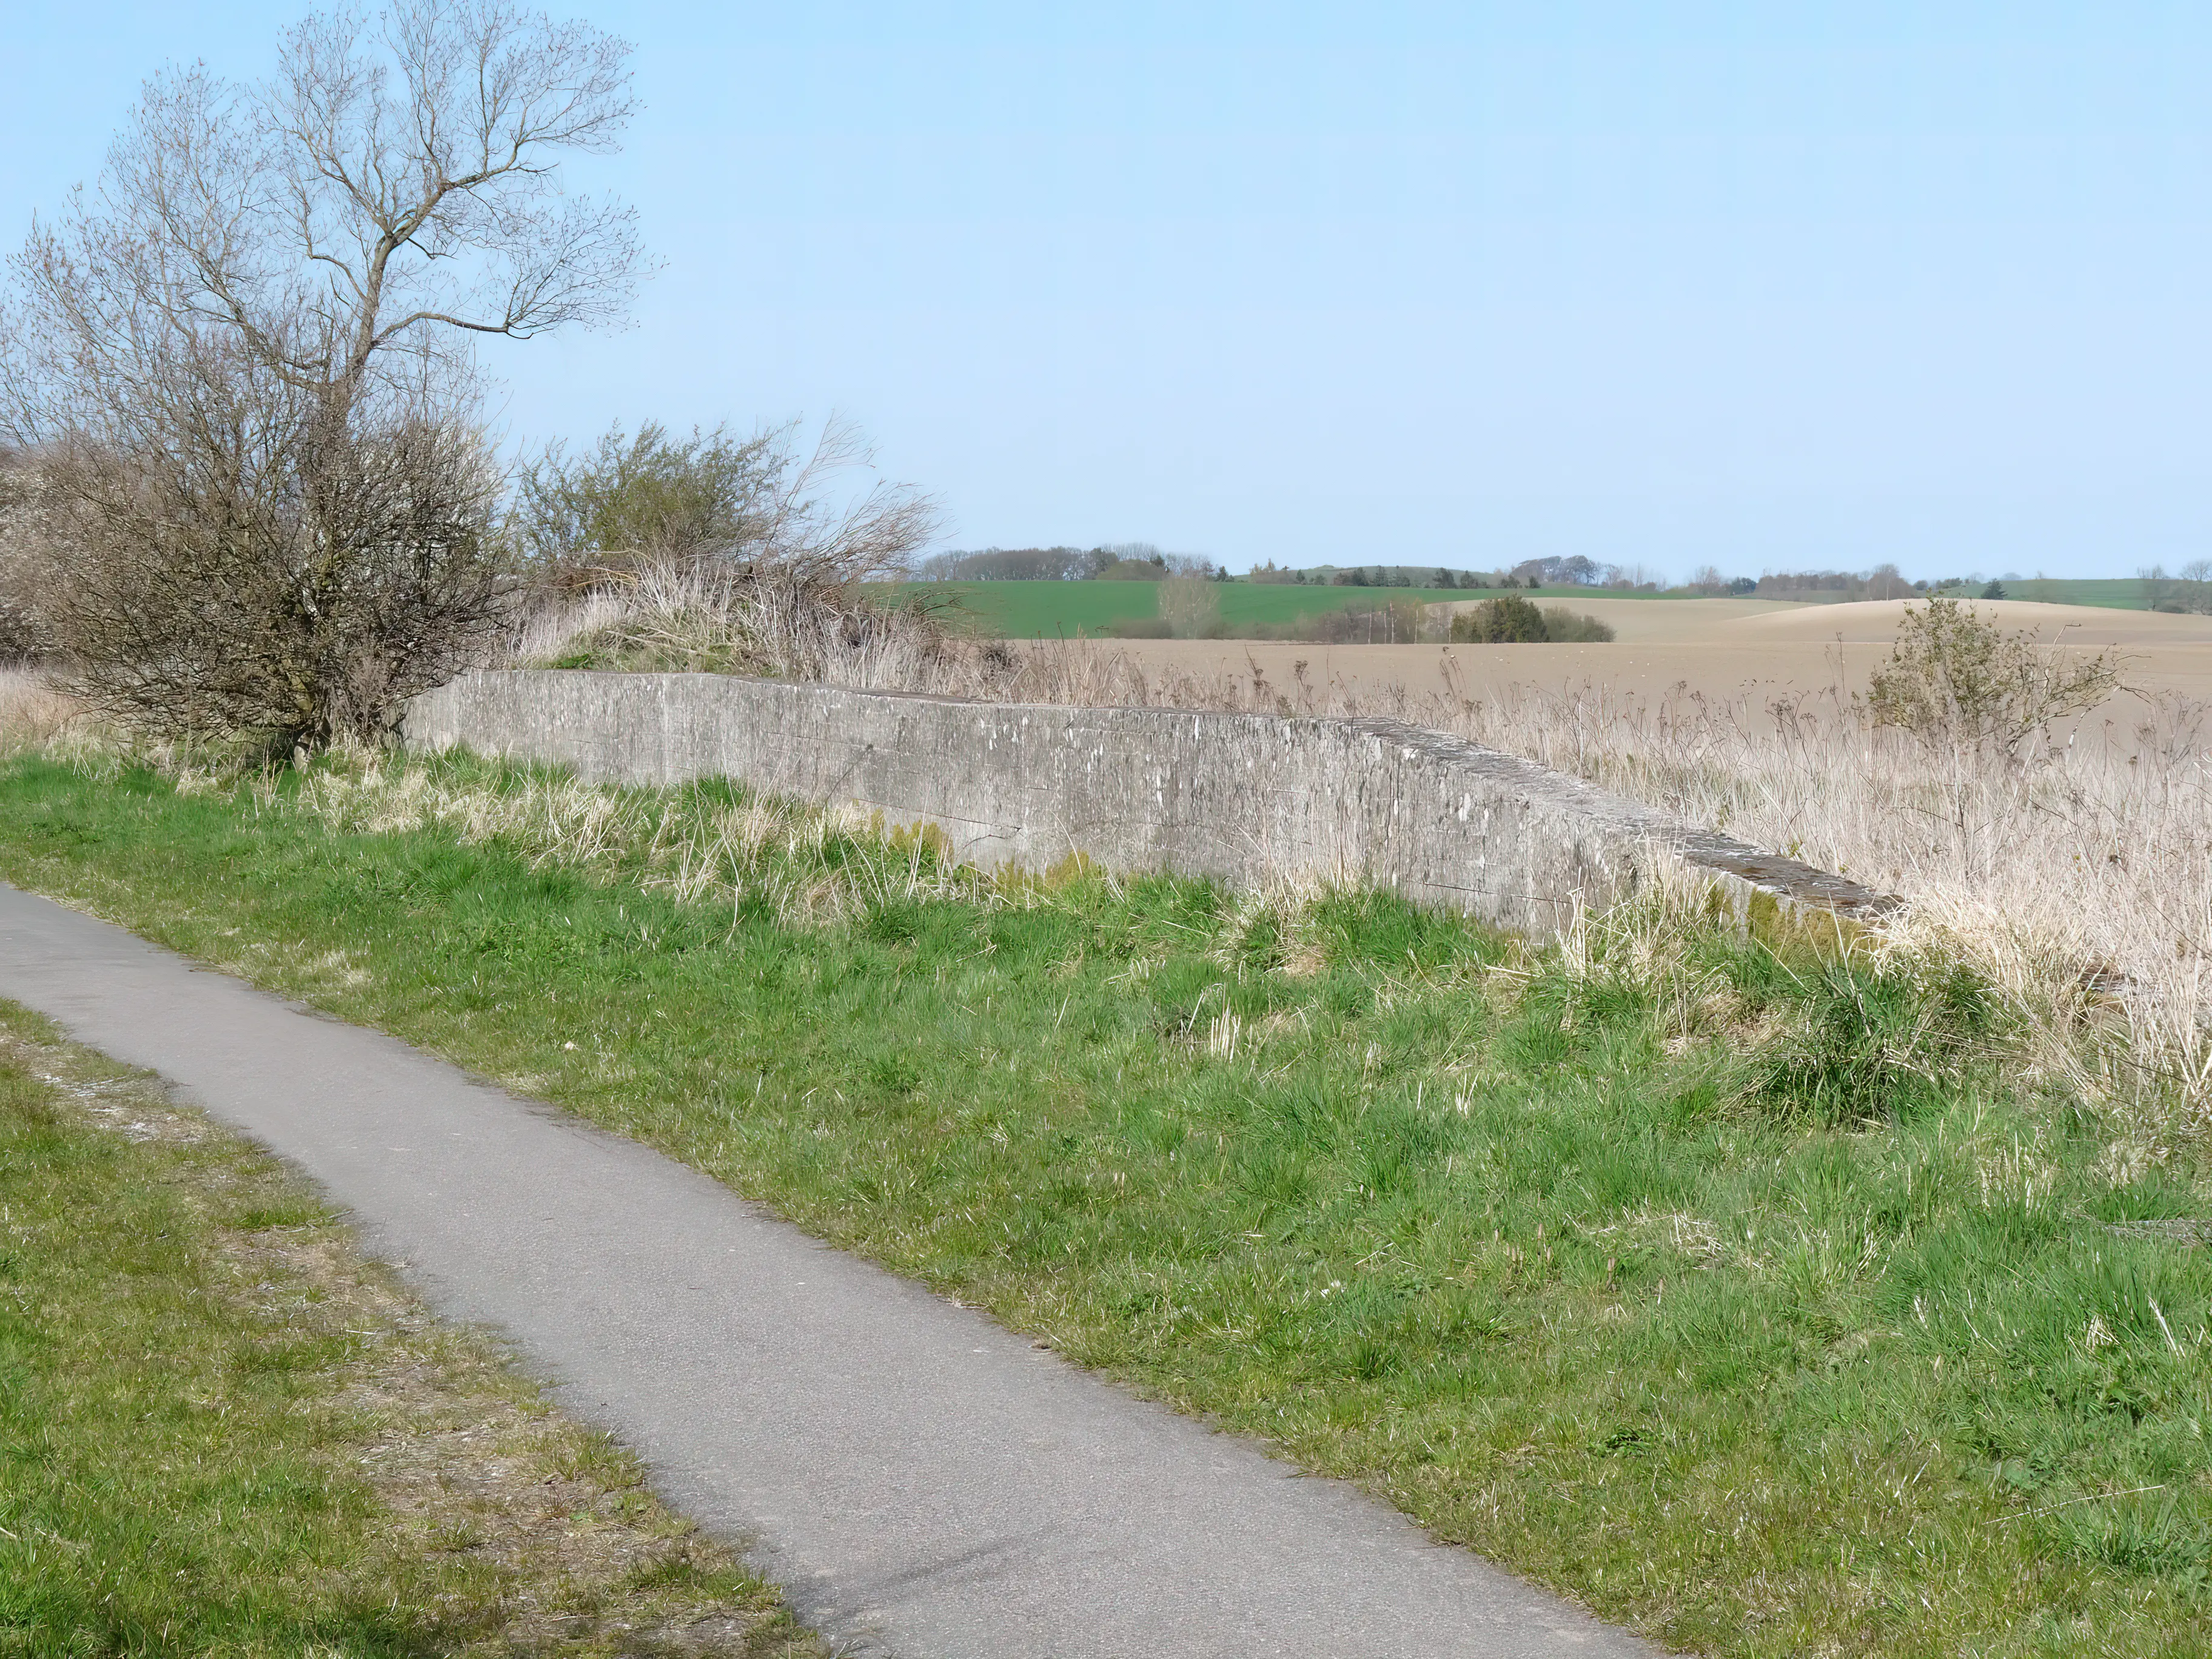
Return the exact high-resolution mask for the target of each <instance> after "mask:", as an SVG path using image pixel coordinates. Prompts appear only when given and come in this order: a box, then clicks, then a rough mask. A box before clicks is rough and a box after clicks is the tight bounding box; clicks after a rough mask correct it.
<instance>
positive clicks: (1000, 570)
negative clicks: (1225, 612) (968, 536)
mask: <svg viewBox="0 0 2212 1659" xmlns="http://www.w3.org/2000/svg"><path fill="white" fill-rule="evenodd" d="M915 574H917V575H919V576H920V577H921V579H922V580H924V581H936V582H947V581H962V582H1080V581H1164V580H1166V579H1167V578H1168V577H1170V576H1195V577H1198V578H1200V580H1206V581H1227V580H1229V573H1228V571H1227V570H1225V569H1224V568H1222V567H1221V566H1220V565H1218V564H1217V563H1215V562H1213V561H1212V560H1211V559H1207V558H1203V557H1200V556H1197V555H1195V554H1189V553H1163V552H1162V551H1160V550H1159V549H1158V548H1157V547H1155V546H1153V545H1152V543H1150V542H1112V543H1109V544H1106V545H1104V546H1103V547H987V548H983V549H981V550H978V551H975V552H959V551H955V552H949V553H937V554H933V555H932V556H930V557H928V558H927V559H924V560H922V561H921V562H920V563H919V564H918V565H917V566H916V567H915Z"/></svg>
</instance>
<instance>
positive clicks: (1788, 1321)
mask: <svg viewBox="0 0 2212 1659" xmlns="http://www.w3.org/2000/svg"><path fill="white" fill-rule="evenodd" d="M0 872H4V873H5V874H6V875H7V876H8V877H9V878H10V879H13V880H16V881H19V882H22V883H25V884H30V885H33V886H37V887H40V888H42V889H44V890H48V891H52V892H56V893H59V894H63V895H65V896H72V897H74V898H75V899H76V900H77V901H78V902H85V903H87V904H88V905H90V906H91V907H93V908H97V909H99V910H100V911H101V912H102V913H104V914H106V915H112V916H114V917H115V918H117V919H118V920H119V921H125V923H127V924H129V925H131V926H132V927H136V928H137V929H138V930H139V931H141V932H143V933H147V934H148V935H149V936H150V937H154V938H156V939H161V940H163V941H164V942H167V943H169V944H171V945H175V946H177V947H179V948H180V949H183V950H185V951H191V952H192V953H194V954H196V955H198V956H201V957H205V958H208V959H210V960H214V961H217V962H220V963H225V964H227V965H229V966H231V967H234V968H235V969H238V970H240V971H242V972H245V973H246V974H248V975H251V976H252V977H254V978H256V979H258V980H260V981H264V982H265V983H269V984H270V985H272V986H276V987H280V988H282V989H284V990H286V991H288V992H290V993H293V994H299V995H301V996H304V997H306V998H307V999H309V1000H313V1001H314V1002H316V1003H318V1004H319V1005H320V1006H325V1007H328V1008H330V1009H331V1010H332V1011H334V1012H338V1013H341V1014H343V1015H345V1016H347V1017H349V1018H358V1019H362V1020H366V1021H369V1022H372V1023H374V1024H380V1025H383V1026H385V1027H386V1029H389V1030H393V1031H396V1032H398V1033H399V1034H401V1035H403V1036H407V1037H409V1038H410V1039H412V1040H414V1041H416V1042H422V1043H423V1044H425V1045H426V1046H428V1047H429V1048H435V1049H436V1050H438V1051H440V1052H442V1053H444V1054H448V1055H450V1056H452V1057H453V1058H454V1059H455V1060H459V1061H460V1062H461V1063H463V1064H465V1065H468V1066H471V1067H474V1068H476V1069H477V1070H478V1071H480V1072H483V1073H487V1074H489V1075H492V1076H495V1077H499V1078H501V1079H505V1080H507V1082H508V1083H510V1084H511V1085H513V1086H514V1087H516V1088H518V1089H521V1090H525V1091H529V1092H532V1093H535V1094H538V1095H540V1096H543V1097H546V1098H549V1099H552V1100H555V1101H558V1102H560V1103H563V1104H566V1105H568V1106H569V1107H571V1108H572V1109H576V1110H578V1111H580V1112H581V1113H583V1114H585V1115H588V1116H590V1117H592V1119H594V1120H595V1121H599V1122H602V1123H605V1124H606V1125H608V1126H609V1127H613V1128H616V1129H618V1130H620V1131H622V1132H624V1133H631V1134H635V1135H637V1136H639V1137H640V1138H641V1139H647V1140H649V1141H651V1142H653V1144H655V1145H658V1146H662V1147H664V1148H665V1149H666V1150H667V1151H669V1152H671V1153H673V1154H675V1155H676V1156H678V1157H680V1158H685V1159H687V1160H689V1161H690V1162H692V1163H694V1164H697V1165H698V1166H700V1167H701V1168H702V1169H705V1170H708V1171H710V1172H711V1173H713V1174H714V1175H716V1176H719V1177H720V1178H722V1179H724V1180H726V1181H727V1182H730V1183H731V1184H732V1185H733V1186H735V1187H737V1188H739V1189H740V1190H742V1191H744V1192H746V1193H747V1194H751V1195H753V1196H757V1197H759V1198H761V1199H763V1200H767V1201H769V1202H770V1203H772V1204H774V1205H775V1206H777V1207H778V1208H779V1209H781V1211H783V1212H785V1213H787V1214H788V1215H790V1216H792V1217H793V1218H794V1219H797V1220H799V1221H800V1222H801V1223H802V1224H803V1225H806V1226H808V1227H810V1228H811V1229H813V1230H814V1231H817V1232H819V1233H820V1234H822V1235H823V1237H829V1238H831V1239H833V1240H835V1241H836V1242H837V1243H841V1244H844V1245H846V1246H848V1247H850V1248H854V1249H859V1250H861V1251H864V1252H866V1253H867V1254H869V1255H872V1256H874V1257H876V1258H878V1260H881V1261H885V1262H886V1263H888V1264H890V1265H891V1266H893V1267H897V1268H899V1269H900V1270H902V1271H905V1272H908V1273H915V1274H917V1275H919V1276H921V1277H922V1278H925V1279H927V1280H929V1281H930V1282H932V1283H933V1284H936V1285H939V1286H941V1287H943V1288H945V1289H947V1290H950V1291H955V1292H957V1293H958V1294H960V1295H962V1296H963V1297H965V1298H967V1299H969V1300H972V1301H975V1302H978V1303H981V1304H983V1305H986V1306H987V1307H989V1308H991V1309H992V1310H994V1312H995V1313H996V1314H997V1315H998V1316H1000V1318H1001V1319H1003V1320H1005V1321H1006V1322H1008V1323H1009V1324H1011V1325H1013V1326H1015V1327H1017V1328H1022V1329H1024V1330H1029V1331H1033V1332H1036V1333H1037V1334H1040V1335H1042V1336H1044V1337H1046V1338H1047V1339H1048V1340H1051V1341H1053V1342H1054V1344H1055V1345H1056V1346H1060V1347H1061V1348H1062V1349H1064V1350H1065V1351H1066V1352H1068V1353H1069V1354H1070V1355H1071V1356H1072V1357H1073V1358H1076V1359H1078V1360H1079V1361H1080V1362H1082V1363H1085V1364H1091V1365H1094V1366H1097V1367H1099V1368H1101V1369H1103V1370H1106V1371H1108V1372H1109V1373H1111V1374H1114V1375H1115V1376H1120V1377H1122V1378H1124V1379H1126V1380H1127V1381H1128V1382H1130V1383H1133V1384H1134V1385H1135V1386H1138V1387H1139V1388H1141V1389H1146V1390H1147V1391H1149V1392H1152V1393H1154V1394H1156V1395H1160V1396H1162V1397H1164V1398H1166V1399H1169V1400H1171V1401H1175V1402H1176V1403H1177V1404H1179V1405H1182V1406H1183V1407H1186V1408H1188V1409H1192V1410H1195V1411H1200V1412H1202V1413H1208V1414H1210V1415H1212V1416H1213V1417H1215V1418H1216V1419H1218V1420H1220V1421H1222V1422H1223V1423H1225V1425H1229V1426H1231V1427H1233V1428H1236V1429H1237V1430H1239V1431H1243V1432H1247V1433H1251V1434H1255V1435H1259V1436H1261V1437H1266V1438H1268V1439H1270V1440H1272V1441H1273V1442H1274V1443H1277V1444H1278V1445H1279V1446H1280V1447H1282V1448H1283V1449H1284V1450H1285V1453H1286V1454H1287V1455H1291V1456H1292V1457H1295V1458H1296V1459H1297V1460H1299V1461H1300V1462H1304V1463H1305V1464H1306V1465H1307V1466H1309V1467H1311V1468H1317V1469H1322V1470H1327V1471H1329V1472H1332V1473H1340V1474H1348V1475H1352V1476H1353V1477H1355V1478H1358V1479H1360V1480H1364V1481H1365V1482H1366V1483H1368V1484H1369V1485H1370V1486H1371V1487H1373V1488H1374V1489H1375V1490H1376V1491H1377V1492H1381V1493H1383V1494H1385V1495H1387V1496H1388V1497H1389V1498H1390V1499H1391V1500H1392V1501H1394V1502H1395V1503H1397V1504H1400V1505H1401V1507H1403V1508H1404V1509H1406V1510H1408V1511H1409V1512H1411V1513H1413V1514H1414V1515H1416V1516H1419V1517H1420V1518H1421V1519H1422V1520H1423V1521H1424V1522H1426V1523H1427V1524H1428V1525H1429V1526H1431V1528H1434V1529H1435V1531H1436V1532H1437V1534H1439V1535H1440V1536H1442V1537H1444V1538H1448V1539H1450V1540H1454V1541H1460V1542H1464V1543H1467V1544H1469V1545H1472V1546H1474V1547H1477V1548H1480V1549H1481V1550H1483V1551H1485V1552H1486V1553H1490V1554H1491V1555H1492V1556H1494V1557H1496V1558H1498V1559H1500V1560H1503V1561H1504V1562H1506V1563H1508V1564H1510V1565H1513V1566H1514V1567H1516V1568H1517V1569H1518V1570H1520V1571H1524V1572H1526V1573H1528V1574H1529V1575H1531V1576H1532V1577H1536V1578H1539V1579H1541V1580H1542V1581H1544V1582H1546V1583H1552V1584H1555V1585H1558V1586H1560V1587H1562V1588H1564V1589H1568V1590H1569V1591H1571V1592H1572V1593H1574V1594H1576V1595H1579V1596H1580V1597H1582V1598H1583V1600H1585V1601H1588V1602H1589V1604H1590V1605H1591V1606H1593V1607H1595V1608H1597V1609H1598V1610H1599V1611H1601V1612H1602V1613H1607V1614H1608V1615H1611V1616H1613V1617H1616V1618H1620V1619H1624V1620H1629V1621H1631V1622H1633V1623H1635V1624H1637V1625H1638V1626H1641V1627H1643V1628H1644V1629H1646V1630H1649V1631H1650V1632H1653V1633H1655V1634H1656V1635H1658V1636H1660V1637H1661V1638H1663V1639H1665V1640H1667V1641H1669V1642H1671V1643H1674V1644H1679V1645H1681V1646H1684V1647H1686V1648H1690V1649H1693V1650H1699V1651H1703V1652H1711V1653H1716V1654H1721V1653H1725V1654H1732V1655H1776V1656H1779V1655H1784V1654H1787V1655H1797V1654H1803V1653H1808V1652H1822V1651H1830V1652H1869V1653H1872V1652H1880V1653H1883V1654H1908V1655H1921V1654H1924V1655H1930V1656H1933V1655H1937V1654H1943V1655H1949V1654H1954V1653H1957V1652H1960V1651H1962V1650H1971V1651H1974V1652H1978V1653H1985V1654H2033V1653H2045V1652H2048V1653H2060V1652H2075V1651H2080V1650H2081V1649H2082V1648H2083V1647H2084V1646H2088V1645H2093V1646H2095V1647H2097V1648H2098V1649H2099V1650H2103V1651H2109V1652H2113V1653H2120V1654H2143V1655H2153V1654H2174V1655H2179V1654H2181V1653H2186V1652H2198V1651H2202V1650H2204V1649H2205V1648H2206V1647H2207V1646H2208V1645H2212V1448H2208V1447H2207V1445H2206V1442H2205V1438H2204V1432H2203V1425H2204V1424H2205V1423H2206V1422H2207V1420H2208V1414H2212V1364H2208V1359H2212V1330H2208V1322H2212V1252H2208V1250H2207V1249H2205V1247H2204V1246H2203V1243H2200V1242H2199V1241H2200V1240H2201V1239H2202V1238H2203V1237H2204V1236H2205V1234H2206V1232H2207V1231H2208V1230H2212V1189H2208V1187H2207V1183H2206V1180H2205V1174H2206V1171H2205V1170H2204V1166H2203V1162H2202V1159H2201V1157H2200V1156H2199V1154H2198V1153H2197V1151H2196V1150H2194V1148H2193V1146H2191V1144H2190V1143H2188V1142H2186V1141H2175V1140H2171V1139H2168V1140H2160V1139H2158V1138H2156V1137H2155V1136H2154V1135H2151V1134H2149V1133H2147V1131H2146V1130H2145V1128H2144V1127H2143V1121H2142V1119H2141V1117H2140V1116H2139V1115H2127V1116H2125V1117H2122V1116H2118V1115H2107V1114H2106V1112H2105V1111H2104V1110H2103V1109H2100V1108H2099V1107H2097V1106H2096V1105H2095V1104H2094V1103H2092V1102H2090V1101H2088V1100H2086V1099H2084V1098H2082V1097H2081V1096H2079V1095H2078V1094H2077V1093H2075V1092H2074V1091H2073V1090H2072V1088H2071V1086H2070V1085H2069V1081H2068V1077H2067V1073H2065V1071H2064V1070H2063V1068H2060V1067H2054V1066H2045V1065H2041V1064H2040V1063H2039V1061H2038V1060H2037V1055H2038V1054H2039V1049H2038V1048H2037V1046H2036V1045H2035V1043H2034V1042H2033V1041H2032V1040H2031V1034H2030V1033H2028V1032H2027V1031H2026V1030H2023V1029H2022V1028H2021V1024H2020V1021H2019V1016H2018V1013H2017V1012H2016V1008H2015V1005H2014V1004H2013V1003H2012V1002H2010V1001H2009V1000H2008V999H2007V998H2006V997H2005V996H2003V995H2002V994H2001V993H2000V991H1999V990H1998V989H1997V988H1996V987H1992V986H1991V985H1990V984H1989V983H1987V982H1986V981H1983V980H1981V979H1979V978H1977V977H1976V976H1974V975H1972V974H1971V973H1968V972H1966V971H1963V970H1960V969H1957V968H1955V967H1954V966H1950V965H1947V964H1945V963H1942V961H1940V960H1934V959H1921V958H1916V957H1912V956H1911V955H1909V954H1905V953H1902V952H1899V951H1891V952H1889V953H1887V954H1868V955H1865V956H1863V957H1860V958H1858V959H1854V960H1847V961H1838V960H1833V959H1829V960H1822V959H1820V958H1816V957H1803V958H1785V957H1778V956H1776V955H1775V954H1773V953H1771V951H1766V950H1765V949H1763V948H1761V947H1759V946H1756V945H1751V944H1748V943H1747V942H1745V941H1743V940H1741V939H1737V938H1734V937H1731V936H1729V935H1728V934H1725V933H1719V932H1716V931H1712V930H1711V929H1709V928H1706V927H1703V926H1702V925H1700V924H1698V923H1696V922H1695V921H1691V920H1689V919H1687V918H1684V917H1676V916H1670V915H1667V914H1665V913H1663V912H1661V911H1645V912H1643V913H1639V914H1632V915H1622V916H1620V917H1618V918H1616V919H1615V920H1614V921H1613V923H1611V924H1610V925H1609V926H1608V927H1607V929H1605V930H1602V931H1600V930H1587V931H1585V932H1584V933H1582V934H1580V935H1578V936H1577V937H1575V938H1573V939H1571V940H1570V941H1569V942H1568V943H1567V945H1565V946H1564V947H1561V948H1556V949H1545V950H1537V949H1533V948H1530V947H1528V946H1525V945H1519V944H1516V943H1514V942H1512V941H1510V940H1507V939H1502V938H1500V937H1498V936H1495V935H1492V934H1489V933H1484V932H1482V931H1480V929H1477V928H1474V927H1470V926H1468V925H1466V924H1463V923H1460V922H1456V921H1449V920H1446V919H1443V918H1439V917H1437V916H1435V915H1428V914H1425V913H1422V912H1419V911H1417V910H1414V909H1412V908H1407V907H1406V906H1404V905H1401V904H1399V903H1396V902H1392V901H1389V900H1387V899H1384V898H1380V897H1377V896H1373V895H1370V894H1360V893H1346V892H1327V891H1316V892H1310V893H1294V892H1280V893H1275V894H1269V895H1252V896H1234V895H1231V894H1228V893H1225V892H1224V891H1222V890H1218V889H1217V888H1214V887H1212V886H1210V885H1207V884H1202V883H1197V882H1191V881H1181V880H1171V879H1165V878H1152V879H1146V880H1140V881H1130V882H1115V881H1111V880H1109V879H1107V878H1103V877H1102V876H1100V875H1098V874H1097V873H1096V872H1083V871H1076V872H1071V873H1070V875H1069V878H1067V879H1066V880H1065V881H1062V882H1060V883H1057V884H1054V883H1047V882H1042V881H1036V880H1021V879H1007V880H1003V881H998V880H992V879H989V878H985V877H982V876H981V875H979V874H977V873H976V872H973V871H966V870H959V869H953V868H947V867H945V866H942V865H940V864H939V863H938V861H937V860H935V859H934V858H933V856H932V854H930V853H929V851H928V850H927V848H924V847H921V846H918V845H905V846H900V845H894V844H888V843H885V842H879V841H876V840H872V839H871V838H870V837H869V836H866V834H865V833H863V832H862V831H861V830H860V828H859V827H858V826H856V825H854V824H851V823H841V822H840V821H838V820H836V818H834V817H824V816H823V815H821V814H817V813H813V812H809V811H802V810H799V809H795V808H788V807H783V806H778V805H773V804H770V803H764V802H760V801H756V800H750V799H745V798H744V796H742V795H741V794H739V793H737V792H734V791H732V790H729V789H726V788H720V787H694V788H690V789H685V790H681V791H675V792H669V793H658V794H656V793H644V792H625V791H617V790H611V789H596V788H589V787H583V786H580V785H578V784H576V783H574V781H569V780H565V779H562V778H559V777H556V776H550V775H542V774H532V773H529V772H526V771H521V770H515V769H500V768H495V767H490V766H486V765H483V764H479V763H472V762H470V761H467V760H465V759H460V758H455V759H450V760H445V761H440V762H435V763H405V764H398V763H368V762H365V761H362V760H360V759H357V758H348V757H339V758H337V759H336V760H334V761H331V762H330V763H325V765H324V766H323V767H322V768H321V769H319V770H318V771H317V772H315V773H313V774H312V775H307V776H306V777H300V776H297V775H273V776H269V777H261V778H252V777H248V778H238V777H233V776H228V775H222V774H219V773H207V772H192V771H189V770H185V771H179V769H174V768H172V769H168V770H156V769H149V768H144V767H136V766H131V765H127V764H125V763H124V762H122V761H121V760H120V759H118V758H116V757H101V756H97V755H93V756H88V757H85V758H83V759H82V760H80V761H78V762H76V763H70V764H64V763H58V762H56V761H54V760H52V759H49V758H44V757H36V756H32V757H21V758H18V759H16V760H15V761H13V762H10V763H7V765H6V766H5V768H4V769H0Z"/></svg>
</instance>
